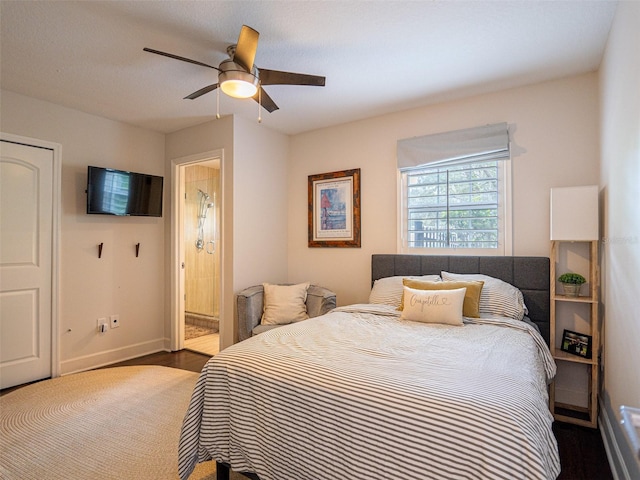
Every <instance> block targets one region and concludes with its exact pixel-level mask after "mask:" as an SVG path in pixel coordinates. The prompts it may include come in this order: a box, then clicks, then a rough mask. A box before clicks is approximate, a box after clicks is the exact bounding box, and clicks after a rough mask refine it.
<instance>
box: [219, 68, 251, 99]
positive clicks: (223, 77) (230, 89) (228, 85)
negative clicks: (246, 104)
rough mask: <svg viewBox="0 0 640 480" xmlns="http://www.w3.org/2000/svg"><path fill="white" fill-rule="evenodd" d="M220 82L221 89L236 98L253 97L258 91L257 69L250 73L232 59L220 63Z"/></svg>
mask: <svg viewBox="0 0 640 480" xmlns="http://www.w3.org/2000/svg"><path fill="white" fill-rule="evenodd" d="M220 70H221V71H220V74H219V75H218V83H219V84H220V89H221V90H222V91H223V92H224V93H226V94H227V95H229V96H230V97H234V98H251V97H253V96H254V95H255V94H256V92H257V91H258V76H257V75H256V74H255V72H256V69H255V68H254V69H253V72H251V73H249V72H246V71H244V70H243V69H242V68H241V67H240V66H238V65H236V64H235V63H234V62H232V61H227V62H222V63H221V64H220Z"/></svg>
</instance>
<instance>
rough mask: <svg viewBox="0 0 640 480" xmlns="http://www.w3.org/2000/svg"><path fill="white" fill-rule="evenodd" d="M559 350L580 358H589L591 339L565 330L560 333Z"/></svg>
mask: <svg viewBox="0 0 640 480" xmlns="http://www.w3.org/2000/svg"><path fill="white" fill-rule="evenodd" d="M560 350H562V351H563V352H567V353H570V354H572V355H578V356H579V357H582V358H591V337H590V336H589V335H584V334H582V333H577V332H572V331H571V330H565V331H564V332H562V345H560Z"/></svg>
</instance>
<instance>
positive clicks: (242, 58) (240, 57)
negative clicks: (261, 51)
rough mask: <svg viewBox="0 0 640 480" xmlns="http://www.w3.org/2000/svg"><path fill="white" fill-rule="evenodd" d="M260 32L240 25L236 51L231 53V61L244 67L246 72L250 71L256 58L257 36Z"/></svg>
mask: <svg viewBox="0 0 640 480" xmlns="http://www.w3.org/2000/svg"><path fill="white" fill-rule="evenodd" d="M259 36H260V34H259V33H258V32H256V31H255V30H254V29H253V28H251V27H247V26H246V25H243V26H242V30H240V36H239V37H238V44H237V45H236V53H235V54H234V55H233V61H234V62H235V63H237V64H238V65H240V66H241V67H243V68H245V69H246V70H247V72H251V69H252V68H253V62H254V60H255V58H256V50H258V37H259Z"/></svg>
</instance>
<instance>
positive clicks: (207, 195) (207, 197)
mask: <svg viewBox="0 0 640 480" xmlns="http://www.w3.org/2000/svg"><path fill="white" fill-rule="evenodd" d="M198 193H199V194H200V195H202V197H203V198H204V199H205V200H209V194H208V193H205V192H203V191H202V190H200V189H198Z"/></svg>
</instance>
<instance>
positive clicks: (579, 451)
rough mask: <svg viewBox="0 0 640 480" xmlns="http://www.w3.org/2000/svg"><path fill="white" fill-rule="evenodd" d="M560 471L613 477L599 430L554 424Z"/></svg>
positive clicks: (565, 477) (156, 361) (185, 365)
mask: <svg viewBox="0 0 640 480" xmlns="http://www.w3.org/2000/svg"><path fill="white" fill-rule="evenodd" d="M208 359H209V357H208V356H207V355H201V354H198V353H195V352H189V351H186V350H182V351H180V352H172V353H168V352H167V353H156V354H153V355H147V356H146V357H141V358H138V359H134V360H129V361H127V362H123V363H122V364H118V365H150V364H152V365H163V366H166V367H175V368H182V369H184V370H191V371H194V372H199V371H200V370H202V367H203V366H204V364H205V363H206V362H207V360H208ZM553 432H554V433H555V435H556V439H557V440H558V450H559V452H560V464H561V466H562V472H561V473H560V476H559V477H558V480H613V475H612V474H611V469H610V468H609V462H608V460H607V455H606V453H605V450H604V445H603V443H602V437H601V436H600V432H599V431H598V430H594V429H591V428H585V427H578V426H576V425H570V424H566V423H558V422H556V423H554V425H553Z"/></svg>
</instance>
